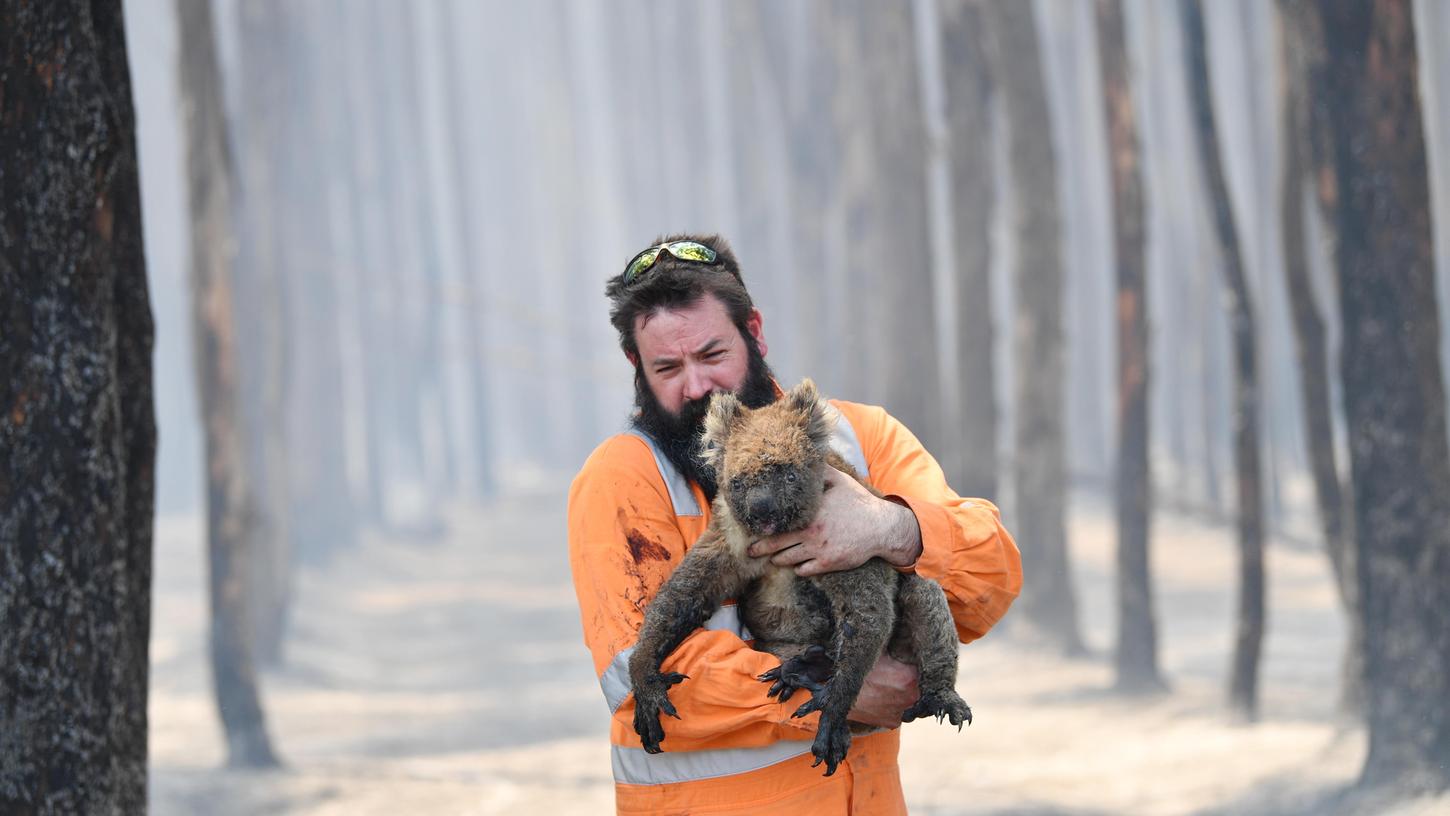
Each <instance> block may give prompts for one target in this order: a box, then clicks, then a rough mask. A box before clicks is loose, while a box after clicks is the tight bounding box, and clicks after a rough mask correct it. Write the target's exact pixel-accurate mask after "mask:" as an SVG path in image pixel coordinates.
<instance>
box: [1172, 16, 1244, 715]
mask: <svg viewBox="0 0 1450 816" xmlns="http://www.w3.org/2000/svg"><path fill="white" fill-rule="evenodd" d="M1182 6H1183V21H1184V39H1185V42H1186V44H1187V48H1188V87H1189V96H1190V97H1191V102H1190V108H1191V110H1192V115H1193V121H1194V132H1195V134H1196V137H1197V138H1196V141H1197V143H1198V153H1199V161H1200V162H1202V166H1203V175H1204V179H1205V181H1206V182H1207V183H1208V190H1209V198H1210V204H1211V206H1212V211H1213V227H1214V235H1215V236H1216V237H1217V239H1218V251H1219V262H1220V263H1222V264H1223V275H1224V277H1223V286H1224V289H1225V290H1226V291H1225V293H1224V295H1225V297H1224V300H1225V302H1226V303H1227V304H1228V312H1229V314H1228V320H1229V327H1230V330H1231V332H1232V335H1233V371H1234V389H1233V394H1234V400H1233V435H1234V471H1235V473H1236V477H1237V478H1236V481H1237V485H1238V491H1237V496H1238V508H1237V510H1238V518H1237V525H1236V526H1237V529H1238V538H1239V598H1238V600H1239V603H1238V620H1237V623H1236V625H1235V627H1234V653H1233V664H1232V668H1231V669H1230V671H1229V705H1230V707H1232V709H1233V710H1234V712H1235V713H1236V714H1237V715H1239V716H1241V717H1243V718H1245V719H1247V720H1254V719H1257V717H1258V688H1259V656H1260V654H1261V653H1262V651H1263V642H1264V518H1263V516H1264V509H1263V492H1264V491H1263V465H1262V462H1261V459H1260V450H1259V371H1258V339H1257V336H1256V332H1255V327H1254V304H1253V299H1252V296H1251V294H1250V292H1249V284H1248V280H1247V279H1246V278H1245V277H1244V264H1243V256H1242V254H1241V250H1240V248H1239V236H1238V228H1237V226H1236V225H1235V224H1234V214H1233V201H1232V200H1231V199H1230V197H1229V191H1228V184H1227V182H1226V181H1225V180H1224V175H1223V163H1222V159H1221V157H1220V156H1219V146H1218V126H1217V125H1216V123H1215V122H1214V115H1213V96H1212V92H1213V89H1212V86H1211V85H1210V83H1209V76H1208V52H1207V44H1206V43H1205V41H1204V33H1203V9H1202V7H1201V6H1200V5H1199V3H1198V0H1184V2H1183V4H1182Z"/></svg>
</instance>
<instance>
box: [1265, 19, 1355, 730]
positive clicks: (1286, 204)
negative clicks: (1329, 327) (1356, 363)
mask: <svg viewBox="0 0 1450 816" xmlns="http://www.w3.org/2000/svg"><path fill="white" fill-rule="evenodd" d="M1279 16H1280V34H1281V36H1282V43H1281V49H1280V50H1281V53H1282V55H1283V59H1284V68H1283V76H1284V87H1283V90H1282V94H1283V130H1284V137H1283V138H1284V142H1283V170H1282V175H1283V183H1282V189H1281V192H1280V195H1281V197H1282V198H1281V201H1280V222H1281V228H1282V229H1283V233H1284V276H1285V280H1284V284H1285V290H1286V291H1287V292H1288V294H1289V310H1290V316H1291V318H1292V319H1293V323H1294V349H1295V354H1296V358H1297V360H1298V363H1299V402H1300V404H1301V407H1302V411H1303V424H1304V440H1305V447H1306V449H1307V450H1308V454H1309V465H1310V471H1311V473H1312V475H1313V478H1314V498H1315V503H1316V505H1317V507H1318V510H1319V523H1320V529H1321V531H1322V533H1323V535H1324V549H1325V552H1326V553H1327V555H1328V556H1329V563H1330V567H1331V569H1332V570H1333V571H1334V578H1335V585H1336V586H1337V587H1338V590H1339V600H1340V604H1341V606H1342V607H1343V608H1344V610H1345V621H1346V624H1347V626H1348V629H1349V639H1348V642H1347V643H1346V644H1345V649H1344V658H1343V660H1342V663H1341V665H1342V669H1341V672H1340V707H1341V709H1343V710H1344V711H1346V712H1348V713H1354V714H1361V713H1363V709H1364V622H1363V620H1362V619H1361V616H1360V612H1359V593H1358V589H1357V583H1358V582H1357V579H1356V578H1355V574H1356V564H1355V562H1356V555H1355V551H1354V538H1353V536H1351V535H1350V530H1352V529H1353V524H1352V523H1351V521H1350V519H1349V507H1350V505H1349V503H1348V502H1346V501H1345V496H1347V495H1350V493H1351V491H1350V490H1349V489H1348V488H1347V487H1346V486H1344V485H1343V484H1342V480H1341V477H1340V470H1339V462H1338V461H1337V460H1338V455H1337V454H1336V452H1335V446H1334V411H1333V408H1332V405H1331V401H1330V390H1329V376H1330V374H1329V344H1328V340H1327V338H1326V332H1325V325H1324V316H1323V314H1321V313H1320V311H1319V304H1318V302H1317V301H1316V299H1315V289H1314V282H1313V280H1312V279H1311V278H1310V274H1309V258H1308V247H1307V245H1306V244H1305V241H1306V237H1305V234H1304V217H1305V214H1306V213H1305V211H1304V195H1305V193H1306V187H1305V184H1306V182H1308V181H1310V180H1311V179H1310V176H1311V171H1313V170H1314V168H1315V167H1316V166H1317V165H1318V163H1319V159H1318V158H1316V157H1317V156H1318V155H1319V154H1320V153H1322V152H1324V151H1322V150H1320V149H1318V148H1316V147H1315V143H1316V142H1321V141H1322V139H1321V138H1316V137H1315V136H1314V135H1313V133H1312V132H1311V128H1314V127H1315V123H1313V122H1311V117H1310V110H1309V102H1310V98H1309V93H1310V82H1311V77H1313V76H1314V75H1315V74H1316V73H1318V72H1321V71H1322V70H1323V62H1324V55H1323V34H1322V32H1321V31H1320V22H1319V19H1318V4H1317V2H1312V1H1311V0H1280V2H1279ZM1316 32H1318V33H1317V34H1316ZM1312 175H1313V176H1314V178H1315V179H1317V180H1319V181H1318V182H1317V183H1316V189H1323V188H1324V187H1325V186H1326V184H1325V183H1324V179H1325V178H1326V175H1327V177H1328V179H1332V178H1333V167H1332V166H1330V167H1328V168H1327V170H1321V171H1318V172H1313V173H1312ZM1318 200H1319V201H1320V204H1321V207H1326V206H1328V205H1327V204H1326V202H1325V200H1324V198H1323V197H1322V196H1320V197H1319V198H1318ZM1327 211H1329V212H1332V210H1327ZM1326 220H1328V219H1326ZM1332 254H1333V253H1331V255H1332Z"/></svg>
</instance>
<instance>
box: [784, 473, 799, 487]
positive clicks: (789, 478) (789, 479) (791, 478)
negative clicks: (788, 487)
mask: <svg viewBox="0 0 1450 816" xmlns="http://www.w3.org/2000/svg"><path fill="white" fill-rule="evenodd" d="M798 478H800V477H798V476H796V475H795V471H793V470H791V471H787V472H786V474H785V481H786V483H787V484H795V483H796V479H798Z"/></svg>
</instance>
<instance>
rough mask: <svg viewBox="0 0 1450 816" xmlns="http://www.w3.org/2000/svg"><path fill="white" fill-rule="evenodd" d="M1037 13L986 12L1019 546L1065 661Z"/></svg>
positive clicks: (1055, 286) (1073, 632) (1067, 602)
mask: <svg viewBox="0 0 1450 816" xmlns="http://www.w3.org/2000/svg"><path fill="white" fill-rule="evenodd" d="M1032 9H1033V7H1032V4H1031V3H1022V2H1018V1H1017V0H989V2H987V3H986V4H985V5H984V6H983V11H984V12H985V14H984V17H985V22H986V24H987V26H986V30H987V32H988V34H989V40H990V43H991V46H990V48H989V49H988V51H989V55H990V58H991V62H992V76H993V77H994V79H995V81H996V83H997V85H998V87H1000V88H1001V91H1002V102H1003V106H1002V107H1003V110H1004V111H1005V112H1006V115H1007V125H1008V131H1009V133H1010V136H1009V139H1010V141H1009V144H1010V148H1009V153H1010V156H1011V168H1012V181H1013V183H1014V185H1015V186H1016V189H1017V196H1016V204H1017V206H1016V208H1015V210H1014V212H1012V214H1011V215H1012V219H1011V224H1012V231H1013V233H1014V235H1015V236H1016V246H1017V257H1016V261H1017V268H1016V269H1014V270H1012V271H1011V278H1012V280H1013V281H1014V284H1015V286H1016V290H1017V298H1016V306H1017V314H1016V321H1015V327H1014V331H1013V338H1012V340H1013V352H1014V356H1015V358H1016V365H1015V368H1016V371H1017V377H1016V386H1017V388H1016V391H1017V393H1016V395H1015V400H1014V404H1015V405H1016V406H1017V408H1016V411H1017V422H1016V437H1017V438H1016V444H1015V446H1014V449H1015V450H1016V452H1017V455H1016V457H1015V463H1014V464H1015V467H1014V468H1013V472H1014V477H1015V489H1014V490H1013V496H1014V497H1015V501H1016V513H1017V529H1016V534H1017V540H1018V542H1019V543H1020V544H1021V545H1022V566H1023V571H1024V572H1025V573H1026V574H1029V575H1031V576H1032V583H1031V584H1030V585H1029V586H1027V587H1026V588H1025V591H1024V593H1023V596H1022V612H1023V617H1024V618H1025V619H1026V620H1027V622H1028V623H1029V624H1031V625H1032V626H1034V627H1035V628H1036V629H1037V630H1038V631H1039V633H1040V634H1041V635H1043V636H1045V637H1046V638H1047V639H1048V640H1049V641H1050V642H1051V643H1052V644H1053V646H1054V647H1055V648H1057V649H1058V650H1060V651H1061V652H1062V653H1064V654H1068V655H1081V654H1083V653H1084V652H1085V651H1086V649H1085V648H1084V646H1083V641H1082V633H1081V631H1080V629H1079V626H1078V618H1077V598H1076V594H1075V590H1074V588H1073V583H1072V566H1071V563H1070V560H1069V558H1068V549H1067V518H1066V516H1067V464H1066V440H1065V430H1064V427H1063V416H1062V411H1063V405H1064V404H1065V403H1066V394H1065V393H1064V391H1065V385H1066V379H1067V374H1066V366H1065V362H1064V360H1065V356H1066V355H1065V351H1064V348H1063V328H1062V274H1063V270H1062V249H1061V240H1062V239H1061V233H1062V229H1061V226H1060V224H1059V217H1058V199H1057V164H1056V157H1055V156H1054V155H1053V150H1052V120H1051V116H1050V114H1049V112H1048V108H1047V88H1046V87H1045V85H1044V84H1043V79H1042V62H1041V55H1040V53H1039V49H1038V43H1037V28H1036V23H1035V21H1034V19H1033V10H1032Z"/></svg>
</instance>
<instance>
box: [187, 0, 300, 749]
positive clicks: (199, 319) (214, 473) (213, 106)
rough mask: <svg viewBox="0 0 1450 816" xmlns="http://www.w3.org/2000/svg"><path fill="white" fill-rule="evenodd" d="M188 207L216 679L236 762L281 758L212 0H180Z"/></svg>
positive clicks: (219, 699)
mask: <svg viewBox="0 0 1450 816" xmlns="http://www.w3.org/2000/svg"><path fill="white" fill-rule="evenodd" d="M176 12H177V20H178V22H179V25H178V28H179V31H180V40H181V54H180V75H181V95H182V100H183V110H184V111H185V113H186V115H185V125H186V159H187V179H188V193H189V199H190V208H191V290H192V291H191V298H192V325H193V328H194V334H195V349H196V351H195V355H196V369H197V386H198V388H199V390H200V400H199V404H200V406H201V421H202V429H203V439H204V441H205V447H206V536H207V557H208V558H207V561H208V564H207V565H208V575H209V579H210V580H209V589H210V594H211V638H210V646H211V663H212V683H213V686H214V688H215V691H216V703H217V710H218V713H219V714H220V715H221V719H222V725H223V728H224V730H225V732H226V739H227V762H228V764H230V765H233V766H243V767H266V766H271V765H276V764H277V760H276V757H275V755H274V754H273V752H272V745H271V741H270V740H269V739H268V737H267V727H266V720H265V717H264V716H263V712H262V703H261V695H260V694H259V692H258V690H257V677H256V668H255V662H256V661H255V656H254V651H255V647H254V639H253V632H252V621H251V619H250V618H249V612H248V603H247V601H248V597H247V595H248V593H247V591H246V590H247V573H246V570H247V569H248V568H249V558H250V557H252V555H253V549H252V545H253V544H254V542H255V540H256V538H255V529H254V527H255V525H256V521H257V514H258V511H257V509H256V503H257V496H256V493H255V488H254V486H253V485H252V484H251V483H250V480H249V478H248V477H249V474H248V472H247V468H246V453H245V450H244V447H245V441H244V435H243V430H242V420H241V416H240V414H241V410H240V406H241V401H240V395H239V393H238V371H239V368H240V361H239V358H238V349H237V344H236V338H237V331H236V320H235V316H234V314H233V309H234V302H233V301H234V298H233V286H232V259H231V253H230V249H229V247H230V245H231V243H232V242H231V241H230V240H229V238H230V235H231V219H232V213H231V208H232V201H231V197H232V191H231V188H232V178H231V161H230V160H229V158H228V151H227V141H226V123H225V115H224V113H223V109H222V102H221V94H220V92H219V90H220V88H221V79H220V76H221V72H220V69H219V68H218V67H217V58H216V46H215V36H214V34H213V30H214V29H213V25H212V17H211V4H210V3H197V2H191V0H177V3H176Z"/></svg>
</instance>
